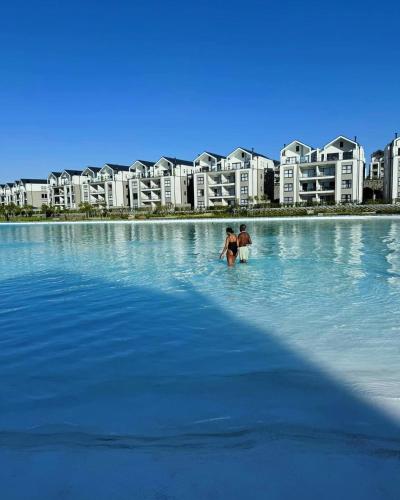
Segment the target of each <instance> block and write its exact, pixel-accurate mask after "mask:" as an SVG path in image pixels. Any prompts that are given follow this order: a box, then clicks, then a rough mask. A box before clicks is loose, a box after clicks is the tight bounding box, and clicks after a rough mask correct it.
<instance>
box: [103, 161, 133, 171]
mask: <svg viewBox="0 0 400 500" xmlns="http://www.w3.org/2000/svg"><path fill="white" fill-rule="evenodd" d="M104 166H105V167H110V168H112V169H113V170H115V171H116V172H118V171H123V172H128V171H129V167H128V166H127V165H117V164H115V163H106V164H105V165H104Z"/></svg>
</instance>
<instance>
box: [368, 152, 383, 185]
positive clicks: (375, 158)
mask: <svg viewBox="0 0 400 500" xmlns="http://www.w3.org/2000/svg"><path fill="white" fill-rule="evenodd" d="M384 175H385V152H384V151H382V150H381V149H378V150H377V151H375V152H374V153H372V155H371V161H370V164H369V172H368V179H371V180H380V179H383V177H384Z"/></svg>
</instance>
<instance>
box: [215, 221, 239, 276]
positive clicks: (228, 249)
mask: <svg viewBox="0 0 400 500" xmlns="http://www.w3.org/2000/svg"><path fill="white" fill-rule="evenodd" d="M225 253H226V260H227V263H228V266H229V267H232V266H234V265H235V260H236V257H237V253H238V242H237V237H236V234H235V233H234V232H233V229H232V228H231V227H228V228H226V238H225V245H224V248H223V250H222V252H221V255H220V256H219V258H220V259H222V258H223V256H224V254H225Z"/></svg>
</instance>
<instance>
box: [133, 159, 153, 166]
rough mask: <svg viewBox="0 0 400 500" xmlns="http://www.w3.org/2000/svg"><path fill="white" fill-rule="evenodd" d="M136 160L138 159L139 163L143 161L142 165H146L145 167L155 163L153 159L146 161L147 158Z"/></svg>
mask: <svg viewBox="0 0 400 500" xmlns="http://www.w3.org/2000/svg"><path fill="white" fill-rule="evenodd" d="M136 161H138V162H139V163H143V165H146V167H152V166H153V165H154V164H155V162H154V161H147V160H136ZM135 163H136V162H135Z"/></svg>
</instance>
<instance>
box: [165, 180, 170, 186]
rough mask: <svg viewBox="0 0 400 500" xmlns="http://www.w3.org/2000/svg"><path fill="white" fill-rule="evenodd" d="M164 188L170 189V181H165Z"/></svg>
mask: <svg viewBox="0 0 400 500" xmlns="http://www.w3.org/2000/svg"><path fill="white" fill-rule="evenodd" d="M164 186H165V187H171V179H165V181H164Z"/></svg>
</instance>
